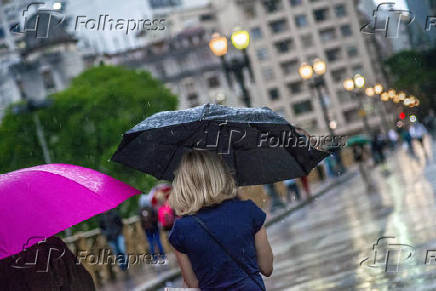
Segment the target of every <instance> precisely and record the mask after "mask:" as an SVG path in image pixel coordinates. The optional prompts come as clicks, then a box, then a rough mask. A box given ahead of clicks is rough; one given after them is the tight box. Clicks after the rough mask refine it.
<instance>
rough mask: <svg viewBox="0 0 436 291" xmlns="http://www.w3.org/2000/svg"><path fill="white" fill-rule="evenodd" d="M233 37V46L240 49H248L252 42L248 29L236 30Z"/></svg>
mask: <svg viewBox="0 0 436 291" xmlns="http://www.w3.org/2000/svg"><path fill="white" fill-rule="evenodd" d="M231 39H232V44H233V46H234V47H235V48H237V49H239V50H243V49H246V48H247V47H248V45H249V44H250V34H249V33H248V31H246V30H235V31H234V32H233V33H232V37H231Z"/></svg>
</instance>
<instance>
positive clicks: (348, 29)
mask: <svg viewBox="0 0 436 291" xmlns="http://www.w3.org/2000/svg"><path fill="white" fill-rule="evenodd" d="M341 34H342V36H343V37H349V36H351V35H353V31H352V30H351V26H349V25H348V24H347V25H342V26H341Z"/></svg>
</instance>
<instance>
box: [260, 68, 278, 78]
mask: <svg viewBox="0 0 436 291" xmlns="http://www.w3.org/2000/svg"><path fill="white" fill-rule="evenodd" d="M262 77H263V79H264V80H265V81H272V80H274V78H275V75H274V70H273V69H272V68H270V67H266V68H263V69H262Z"/></svg>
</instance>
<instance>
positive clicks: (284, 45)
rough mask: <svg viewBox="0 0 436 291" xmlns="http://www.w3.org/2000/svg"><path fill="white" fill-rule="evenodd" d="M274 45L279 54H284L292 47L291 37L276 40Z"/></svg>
mask: <svg viewBox="0 0 436 291" xmlns="http://www.w3.org/2000/svg"><path fill="white" fill-rule="evenodd" d="M274 46H275V48H276V50H277V53H279V54H285V53H287V52H289V51H290V50H291V49H292V48H293V47H294V42H293V40H292V39H291V38H288V39H285V40H282V41H278V42H276V43H274Z"/></svg>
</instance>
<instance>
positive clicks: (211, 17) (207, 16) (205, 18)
mask: <svg viewBox="0 0 436 291" xmlns="http://www.w3.org/2000/svg"><path fill="white" fill-rule="evenodd" d="M214 19H215V15H213V14H211V13H207V14H201V15H200V21H211V20H214Z"/></svg>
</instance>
